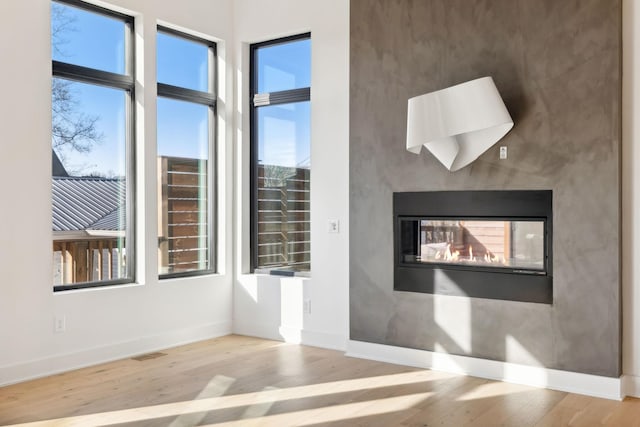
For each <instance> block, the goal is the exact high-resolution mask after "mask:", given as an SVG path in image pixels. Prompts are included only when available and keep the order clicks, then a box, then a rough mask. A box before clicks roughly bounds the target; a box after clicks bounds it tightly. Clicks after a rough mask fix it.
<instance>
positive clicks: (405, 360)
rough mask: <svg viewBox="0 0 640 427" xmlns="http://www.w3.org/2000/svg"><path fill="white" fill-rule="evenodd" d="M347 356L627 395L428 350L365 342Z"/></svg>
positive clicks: (605, 381)
mask: <svg viewBox="0 0 640 427" xmlns="http://www.w3.org/2000/svg"><path fill="white" fill-rule="evenodd" d="M346 355H347V356H350V357H358V358H362V359H371V360H377V361H380V362H388V363H395V364H399V365H408V366H415V367H418V368H427V369H433V370H437V371H445V372H452V373H457V374H464V375H471V376H475V377H480V378H487V379H491V380H498V381H505V382H510V383H516V384H523V385H529V386H533V387H543V388H549V389H552V390H559V391H566V392H570V393H577V394H584V395H587V396H594V397H602V398H605V399H614V400H621V399H623V398H624V396H625V394H624V392H625V391H626V390H623V389H622V381H621V379H620V378H610V377H602V376H597V375H589V374H581V373H576V372H568V371H559V370H556V369H547V368H541V367H536V366H526V365H518V364H515V363H508V362H499V361H495V360H486V359H479V358H474V357H468V356H457V355H451V354H445V353H435V352H432V351H426V350H416V349H411V348H404V347H394V346H389V345H383V344H373V343H367V342H362V341H349V342H348V344H347V353H346ZM635 379H636V382H635V386H636V387H637V386H638V385H640V383H639V382H637V380H638V379H640V378H638V377H635ZM635 390H636V391H639V390H640V388H636V389H635Z"/></svg>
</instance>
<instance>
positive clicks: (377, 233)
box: [350, 0, 621, 377]
mask: <svg viewBox="0 0 640 427" xmlns="http://www.w3.org/2000/svg"><path fill="white" fill-rule="evenodd" d="M620 32H621V2H620V0H581V1H565V0H562V1H558V0H351V77H350V78H351V80H350V85H351V89H350V91H351V93H350V98H351V101H350V102H351V105H350V114H351V115H350V130H351V136H350V170H351V172H350V322H351V339H353V340H360V341H367V342H374V343H383V344H388V345H395V346H403V347H411V348H419V349H425V350H436V351H443V352H448V353H452V354H463V355H471V356H475V357H481V358H486V359H495V360H506V361H511V362H515V363H524V364H532V365H540V366H545V367H548V368H555V369H562V370H568V371H575V372H583V373H590V374H597V375H604V376H611V377H616V376H618V375H619V374H620V328H621V323H620V297H621V293H620V261H619V260H620V231H619V230H620V135H621V134H620V96H621V94H620V90H621V89H620V73H621V71H620V70H621V63H620V52H621V41H620ZM482 76H492V77H493V78H494V80H495V82H496V85H497V87H498V89H499V90H500V92H501V93H502V95H503V98H504V100H505V103H506V105H507V108H508V109H509V111H510V112H511V114H512V116H513V118H514V121H515V127H514V128H513V130H512V131H511V133H509V134H508V135H507V136H506V137H505V138H504V139H503V140H502V141H501V142H500V143H498V144H497V145H496V146H494V147H493V148H491V149H490V150H489V151H487V152H486V153H485V154H484V155H482V156H481V157H480V158H479V159H478V160H477V161H476V162H474V163H472V164H471V166H469V167H466V168H464V169H462V170H460V171H459V172H455V173H450V172H448V171H447V170H446V169H445V168H444V167H443V166H442V165H441V164H440V163H438V161H437V160H436V159H435V158H434V157H432V156H431V155H430V154H429V153H428V152H427V151H426V150H424V149H423V152H422V154H420V155H419V156H417V155H414V154H411V153H409V152H407V151H405V148H404V147H405V135H406V114H407V100H408V99H409V98H410V97H413V96H416V95H420V94H423V93H427V92H430V91H433V90H437V89H442V88H444V87H447V86H451V85H453V84H457V83H461V82H464V81H467V80H471V79H474V78H477V77H482ZM499 145H506V146H507V147H508V148H509V158H508V159H507V160H498V146H499ZM474 189H478V190H480V189H482V190H484V189H491V190H493V189H551V190H553V208H554V215H553V221H554V236H553V245H554V259H553V266H554V303H553V305H545V304H532V303H519V302H505V301H498V300H487V299H476V298H473V299H471V298H464V297H446V296H441V295H430V294H418V293H408V292H394V291H393V254H392V248H393V240H392V239H393V235H392V225H393V224H392V193H393V192H394V191H435V190H474ZM515 284H516V283H514V285H515Z"/></svg>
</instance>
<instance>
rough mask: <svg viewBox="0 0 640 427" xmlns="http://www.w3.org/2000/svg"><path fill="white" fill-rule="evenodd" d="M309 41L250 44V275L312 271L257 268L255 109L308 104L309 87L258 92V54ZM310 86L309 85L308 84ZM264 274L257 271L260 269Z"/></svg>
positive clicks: (284, 39) (293, 38)
mask: <svg viewBox="0 0 640 427" xmlns="http://www.w3.org/2000/svg"><path fill="white" fill-rule="evenodd" d="M307 39H309V40H310V39H311V32H306V33H302V34H295V35H291V36H287V37H280V38H277V39H272V40H267V41H263V42H258V43H252V44H251V45H250V46H249V111H250V112H249V187H250V188H249V198H250V203H249V209H250V214H249V217H250V219H249V241H250V242H249V248H250V249H249V252H250V272H251V273H263V272H264V273H267V272H268V273H269V274H273V275H280V276H295V275H296V274H300V273H302V274H308V273H310V272H311V268H309V272H306V271H304V272H302V271H301V272H297V271H292V270H288V269H287V267H286V266H280V267H272V268H264V267H259V266H258V185H257V182H258V126H257V123H258V108H260V107H264V106H269V105H280V104H292V103H296V102H305V101H309V102H310V101H311V86H308V87H304V88H298V89H288V90H280V91H276V92H265V93H258V92H257V88H258V69H257V68H258V61H257V53H258V50H259V49H260V48H264V47H270V46H276V45H279V44H286V43H290V42H295V41H300V40H307ZM309 84H311V82H310V83H309ZM263 269H264V271H260V270H263Z"/></svg>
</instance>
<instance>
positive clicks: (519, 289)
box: [393, 190, 553, 304]
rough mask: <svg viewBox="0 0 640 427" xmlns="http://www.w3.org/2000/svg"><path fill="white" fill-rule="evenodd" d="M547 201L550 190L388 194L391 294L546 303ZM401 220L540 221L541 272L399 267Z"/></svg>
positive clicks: (549, 277)
mask: <svg viewBox="0 0 640 427" xmlns="http://www.w3.org/2000/svg"><path fill="white" fill-rule="evenodd" d="M552 200H553V194H552V191H551V190H499V191H427V192H402V193H393V227H394V228H393V230H394V233H393V234H394V239H393V241H394V252H393V253H394V286H393V287H394V290H396V291H407V292H421V293H429V294H442V295H456V296H468V297H475V298H489V299H499V300H509V301H522V302H534V303H544V304H552V303H553V211H552ZM403 218H430V219H436V218H437V219H494V220H512V221H514V220H516V221H517V220H539V221H544V233H545V239H544V242H545V248H544V249H545V259H544V262H545V269H544V272H535V273H533V272H530V271H523V270H519V269H508V268H507V269H505V268H490V267H483V266H468V265H452V264H444V263H440V264H439V263H409V262H404V260H403V257H402V253H401V252H402V251H401V245H400V234H401V233H400V222H401V219H403Z"/></svg>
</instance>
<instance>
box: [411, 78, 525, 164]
mask: <svg viewBox="0 0 640 427" xmlns="http://www.w3.org/2000/svg"><path fill="white" fill-rule="evenodd" d="M512 127H513V120H512V119H511V116H510V115H509V112H508V111H507V107H505V105H504V102H503V101H502V98H501V97H500V93H498V89H497V88H496V85H495V84H494V82H493V79H492V78H491V77H482V78H479V79H476V80H471V81H468V82H466V83H461V84H458V85H455V86H451V87H448V88H446V89H442V90H438V91H435V92H431V93H427V94H425V95H420V96H416V97H414V98H411V99H409V109H408V114H407V150H408V151H411V152H412V153H415V154H420V149H421V148H422V146H423V145H424V146H425V147H426V148H427V150H429V151H430V152H431V153H432V154H433V155H434V156H435V157H436V158H437V159H438V160H439V161H440V162H441V163H442V164H443V165H444V166H445V167H446V168H447V169H449V170H450V171H452V172H454V171H457V170H458V169H461V168H463V167H465V166H467V165H468V164H469V163H471V162H473V161H474V160H475V159H477V158H478V157H479V156H480V155H481V154H482V153H484V152H485V151H487V150H488V149H489V148H490V147H491V146H492V145H493V144H495V143H496V142H498V141H499V140H500V139H501V138H502V137H503V136H505V135H506V134H507V132H509V130H511V128H512Z"/></svg>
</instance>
